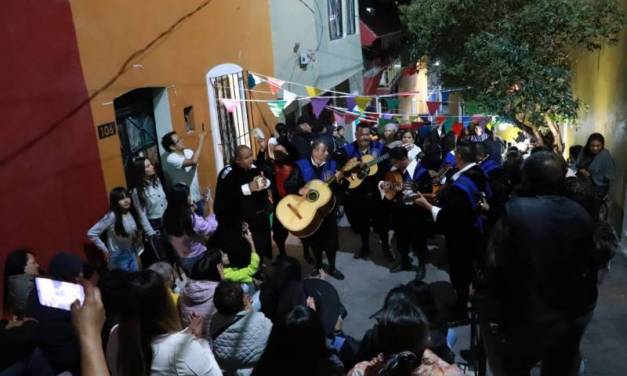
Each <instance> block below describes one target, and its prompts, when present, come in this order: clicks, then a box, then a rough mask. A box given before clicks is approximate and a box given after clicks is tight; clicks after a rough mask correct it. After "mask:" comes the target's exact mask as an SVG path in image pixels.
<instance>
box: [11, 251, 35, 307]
mask: <svg viewBox="0 0 627 376" xmlns="http://www.w3.org/2000/svg"><path fill="white" fill-rule="evenodd" d="M38 274H39V264H38V263H37V261H36V260H35V256H33V254H32V253H31V252H30V251H28V250H26V249H18V250H15V251H13V252H11V253H10V254H9V255H8V256H7V259H6V262H5V263H4V313H5V314H10V315H13V316H16V317H17V318H22V317H24V311H25V310H26V304H27V302H28V296H29V295H30V293H31V291H33V289H34V287H35V276H37V275H38Z"/></svg>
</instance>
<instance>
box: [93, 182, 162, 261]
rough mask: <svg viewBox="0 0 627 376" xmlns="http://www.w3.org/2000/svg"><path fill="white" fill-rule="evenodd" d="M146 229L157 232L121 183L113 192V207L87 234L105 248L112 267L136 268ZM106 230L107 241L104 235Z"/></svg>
mask: <svg viewBox="0 0 627 376" xmlns="http://www.w3.org/2000/svg"><path fill="white" fill-rule="evenodd" d="M144 232H146V235H147V236H153V235H155V231H154V230H153V229H152V226H150V223H149V222H148V219H147V218H146V217H145V216H142V215H140V214H139V211H138V210H137V208H136V207H135V205H133V200H132V199H131V195H130V194H129V192H128V191H127V190H126V188H124V187H117V188H114V189H113V190H112V191H111V192H110V193H109V211H108V212H107V213H106V214H105V215H104V217H102V219H101V220H100V221H98V222H97V223H96V224H95V225H93V226H92V228H90V229H89V231H87V237H88V238H89V240H91V241H92V242H93V243H94V244H95V245H96V247H98V249H99V250H101V251H102V254H103V255H104V258H105V260H107V263H108V265H109V269H122V270H126V271H131V272H132V271H137V270H139V269H140V262H139V255H141V253H142V252H143V250H144V244H143V235H144ZM103 233H106V238H107V239H106V244H105V242H103V241H102V239H101V238H100V236H101V235H102V234H103Z"/></svg>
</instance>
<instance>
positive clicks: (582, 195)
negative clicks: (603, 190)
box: [564, 176, 596, 218]
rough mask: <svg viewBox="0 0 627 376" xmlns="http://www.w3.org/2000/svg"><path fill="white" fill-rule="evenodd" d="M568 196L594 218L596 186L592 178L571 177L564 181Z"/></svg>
mask: <svg viewBox="0 0 627 376" xmlns="http://www.w3.org/2000/svg"><path fill="white" fill-rule="evenodd" d="M564 188H565V194H566V197H568V198H570V199H571V200H573V201H575V202H576V203H578V204H579V205H581V206H582V207H583V208H584V209H586V211H587V212H588V214H590V216H591V217H592V218H595V217H596V215H595V214H596V213H595V211H596V205H595V201H596V200H595V198H596V197H595V187H594V183H593V182H592V180H591V179H587V178H584V177H579V176H577V177H570V178H568V179H566V180H565V181H564Z"/></svg>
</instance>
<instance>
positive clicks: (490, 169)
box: [474, 142, 507, 227]
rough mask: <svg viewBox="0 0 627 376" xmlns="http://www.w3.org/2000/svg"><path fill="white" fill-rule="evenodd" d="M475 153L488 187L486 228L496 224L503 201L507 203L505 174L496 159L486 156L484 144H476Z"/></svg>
mask: <svg viewBox="0 0 627 376" xmlns="http://www.w3.org/2000/svg"><path fill="white" fill-rule="evenodd" d="M474 145H475V151H476V154H477V163H478V164H479V167H481V169H482V170H483V172H484V173H485V174H486V177H487V179H488V184H489V185H490V191H491V197H490V200H489V203H490V210H489V212H488V220H487V224H488V227H492V225H494V224H495V223H496V220H497V219H498V216H499V215H500V213H501V211H502V209H503V207H504V205H505V201H507V197H506V193H505V172H504V170H503V166H501V164H500V163H498V162H497V158H496V157H493V156H492V155H491V154H488V145H487V144H486V143H485V142H481V143H476V144H474Z"/></svg>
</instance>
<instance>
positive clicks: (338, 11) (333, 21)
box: [328, 0, 344, 40]
mask: <svg viewBox="0 0 627 376" xmlns="http://www.w3.org/2000/svg"><path fill="white" fill-rule="evenodd" d="M328 8H329V37H330V38H331V40H334V39H340V38H342V36H343V35H344V30H343V27H342V26H343V24H342V0H329V2H328Z"/></svg>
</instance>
